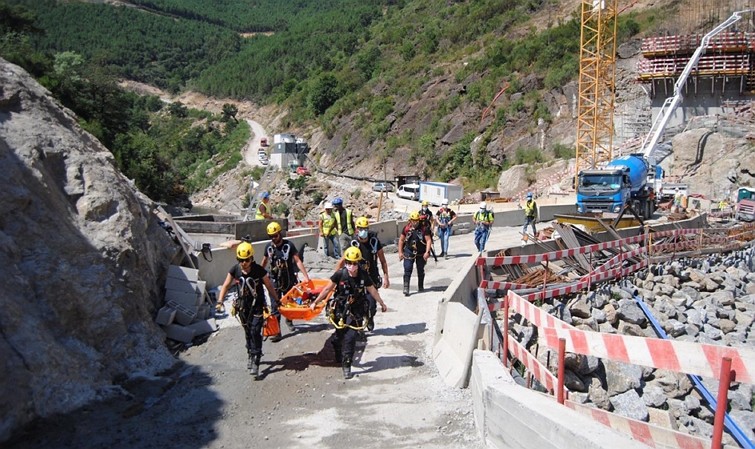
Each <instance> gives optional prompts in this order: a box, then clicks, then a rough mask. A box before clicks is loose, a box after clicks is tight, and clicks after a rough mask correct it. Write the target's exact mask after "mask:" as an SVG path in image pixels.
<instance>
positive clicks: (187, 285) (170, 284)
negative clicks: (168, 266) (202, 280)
mask: <svg viewBox="0 0 755 449" xmlns="http://www.w3.org/2000/svg"><path fill="white" fill-rule="evenodd" d="M165 289H166V290H175V291H179V292H187V293H192V292H197V291H198V288H197V282H191V281H187V280H185V279H176V278H168V279H166V280H165Z"/></svg>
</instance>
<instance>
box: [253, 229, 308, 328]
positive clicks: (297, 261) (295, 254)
mask: <svg viewBox="0 0 755 449" xmlns="http://www.w3.org/2000/svg"><path fill="white" fill-rule="evenodd" d="M281 231H282V229H281V225H280V224H279V223H278V222H277V221H273V222H272V223H270V224H268V225H267V235H268V236H269V237H270V243H268V244H267V245H266V246H265V255H264V256H263V257H262V263H261V264H260V265H262V267H267V264H268V262H270V278H271V279H272V281H273V285H274V286H275V292H276V293H277V294H278V298H283V295H285V294H286V293H288V291H289V290H291V288H292V287H293V286H294V285H296V284H298V283H299V278H298V276H297V275H296V272H297V268H298V271H300V272H301V273H302V277H303V278H304V282H309V274H308V273H307V269H306V268H305V267H304V263H303V262H302V261H301V257H299V251H298V250H297V249H296V246H294V244H293V243H291V241H289V240H288V239H284V238H283V236H282V235H281ZM272 309H273V315H275V318H276V319H277V320H278V324H280V320H281V314H280V311H279V310H278V303H273V304H272ZM286 326H287V327H288V330H290V331H294V330H295V328H294V322H293V321H291V320H289V319H288V318H287V319H286ZM281 338H282V337H281V334H280V333H279V334H278V335H273V336H272V337H271V340H272V341H273V342H277V341H280V340H281Z"/></svg>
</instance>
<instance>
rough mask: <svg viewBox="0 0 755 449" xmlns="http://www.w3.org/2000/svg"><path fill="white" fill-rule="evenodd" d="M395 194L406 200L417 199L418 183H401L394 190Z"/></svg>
mask: <svg viewBox="0 0 755 449" xmlns="http://www.w3.org/2000/svg"><path fill="white" fill-rule="evenodd" d="M396 195H398V196H399V197H400V198H405V199H407V200H415V201H417V200H419V184H403V185H402V186H401V187H399V188H398V191H396Z"/></svg>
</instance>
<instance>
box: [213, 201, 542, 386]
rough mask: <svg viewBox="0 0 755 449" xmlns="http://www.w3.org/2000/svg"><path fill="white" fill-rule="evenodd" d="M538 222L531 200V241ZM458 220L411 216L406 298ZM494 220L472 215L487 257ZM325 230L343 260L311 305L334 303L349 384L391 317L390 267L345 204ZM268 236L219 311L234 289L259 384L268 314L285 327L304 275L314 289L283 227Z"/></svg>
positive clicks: (441, 213)
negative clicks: (362, 350) (379, 324)
mask: <svg viewBox="0 0 755 449" xmlns="http://www.w3.org/2000/svg"><path fill="white" fill-rule="evenodd" d="M260 198H261V199H262V202H261V203H260V206H258V210H257V211H258V214H259V215H261V216H263V218H272V216H271V215H269V214H270V206H269V194H268V193H267V192H264V193H263V196H261V197H260ZM334 208H335V210H334ZM536 214H537V208H536V205H535V202H534V200H533V199H532V194H528V196H527V203H526V206H525V215H526V218H527V220H526V222H525V226H524V229H523V233H524V234H526V232H527V227H528V226H529V225H531V226H532V229H533V234H534V233H535V227H534V226H535V225H534V221H535V220H536ZM457 218H458V217H457V215H456V213H455V212H454V211H453V210H452V209H451V208H449V207H448V201H447V200H443V201H442V204H441V207H440V208H439V209H438V211H437V212H436V213H435V214H433V212H432V211H430V209H429V204H428V202H427V201H423V202H422V207H421V209H420V210H419V211H414V212H411V213H410V214H409V220H408V222H407V224H406V226H404V228H403V229H402V231H401V234H400V236H399V240H398V253H399V260H400V261H401V262H402V263H403V269H404V273H403V294H404V296H409V294H410V280H411V277H412V274H413V271H414V267H415V266H416V268H417V284H418V285H417V287H418V291H419V292H423V291H424V290H425V286H424V279H425V265H426V264H427V261H428V260H429V258H430V256H431V254H432V255H434V253H433V235H434V233H436V232H437V235H438V237H439V240H440V246H441V253H440V256H441V257H445V258H446V259H447V258H448V257H449V237H450V236H451V235H452V233H453V231H452V227H453V224H454V221H456V219H457ZM494 220H495V216H494V214H493V211H492V210H490V209H488V207H487V204H486V203H485V202H482V203H481V204H480V209H479V210H478V211H477V212H475V213H474V215H473V222H474V224H475V238H474V240H475V246H476V247H477V250H478V251H479V252H480V253H482V252H483V251H484V250H485V245H486V243H487V240H488V237H489V235H490V229H491V227H492V225H493V221H494ZM318 227H319V231H320V235H321V236H322V238H323V242H324V245H323V246H324V251H325V254H326V255H327V256H330V257H335V258H338V259H339V260H338V262H337V263H336V266H335V272H334V273H333V275H332V276H331V277H330V281H329V283H328V284H327V285H326V286H325V287H324V288H323V289H322V291H320V292H319V294H318V295H317V297H316V298H315V299H314V300H312V301H311V303H310V307H311V308H312V309H315V308H316V307H317V306H318V305H319V304H320V303H322V302H323V301H325V300H326V299H327V298H331V299H330V300H329V302H328V306H327V314H328V318H329V320H330V322H331V324H333V326H334V327H335V334H334V337H333V339H332V345H333V349H334V352H335V359H336V362H337V363H340V364H341V366H342V369H343V375H344V378H346V379H349V378H351V363H352V359H353V356H354V350H355V347H356V340H357V338H358V336H359V335H360V333H363V332H364V331H365V330H367V331H372V330H373V329H374V325H375V324H374V316H375V314H376V312H377V305H378V304H380V308H381V311H382V312H385V311H387V306H386V304H385V302H384V301H383V299H382V298H381V296H380V293H379V290H378V289H379V288H381V287H382V288H388V287H390V280H389V275H388V263H387V261H386V258H385V254H384V252H383V245H382V243H381V242H380V239H379V238H378V236H377V234H376V233H375V232H373V231H370V230H369V220H368V219H367V217H359V218H357V219H356V220H354V218H353V214H352V212H351V210H349V209H346V208H344V207H343V200H342V199H341V198H335V199H334V200H333V201H332V202H327V203H325V205H324V211H323V213H322V214H321V215H320V220H319V223H318ZM266 230H267V234H268V236H269V237H270V242H269V243H268V244H267V245H266V246H265V250H264V255H263V257H262V260H261V262H260V263H259V264H258V263H257V262H256V261H255V258H254V256H255V254H254V248H253V247H252V245H251V243H249V242H246V241H244V242H242V243H240V244H239V245H238V246H237V248H236V259H237V262H238V263H237V264H234V265H233V266H232V267H231V268H230V270H229V271H228V274H227V275H226V279H225V281H224V282H223V285H222V286H221V287H220V291H219V297H218V304H217V308H218V310H219V311H222V310H224V308H225V307H224V301H225V299H226V295H227V294H228V293H229V291H230V289H231V288H232V287H233V286H235V288H236V296H235V298H234V299H233V305H232V307H231V314H232V315H233V316H236V317H237V318H238V319H239V321H240V322H241V324H242V327H243V329H244V335H245V338H246V349H247V355H248V362H247V369H248V370H249V372H250V374H251V375H252V376H253V377H254V378H255V379H258V378H259V369H260V358H261V356H262V342H263V336H262V327H263V324H264V321H265V314H266V312H269V313H271V314H272V315H273V316H274V318H275V319H276V320H277V321H278V323H280V316H281V314H280V309H279V306H280V305H281V303H280V301H281V298H283V297H284V296H285V295H286V293H288V292H289V291H290V290H291V289H292V288H293V287H294V286H295V285H296V284H298V283H299V282H300V280H299V273H301V277H302V280H303V281H304V282H309V281H310V277H309V274H308V272H307V269H306V267H305V266H304V263H303V262H302V259H301V257H300V255H299V251H298V250H297V248H296V247H295V246H294V244H293V243H292V242H291V241H289V240H288V239H286V238H283V235H282V228H281V225H280V224H279V223H278V222H276V221H273V222H270V223H269V224H268V225H267V229H266ZM436 260H437V258H436ZM378 265H380V268H381V270H382V275H381V270H378ZM268 266H269V271H268V269H266V267H268ZM264 289H266V290H267V293H268V296H269V298H270V307H269V309H270V310H267V309H268V307H267V303H266V301H265V294H264ZM331 292H333V295H332V297H331ZM286 323H287V326H288V329H289V331H294V330H295V327H294V323H293V322H292V321H291V320H288V319H287V320H286ZM278 328H280V327H279V326H278ZM281 338H282V337H281V334H280V331H279V333H278V334H277V335H273V336H271V341H272V342H277V341H280V340H281Z"/></svg>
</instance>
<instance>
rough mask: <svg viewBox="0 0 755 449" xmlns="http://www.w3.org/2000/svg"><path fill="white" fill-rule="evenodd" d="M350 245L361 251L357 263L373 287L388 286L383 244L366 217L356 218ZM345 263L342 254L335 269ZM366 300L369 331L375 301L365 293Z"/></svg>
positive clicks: (369, 329) (389, 284)
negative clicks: (370, 279) (367, 303)
mask: <svg viewBox="0 0 755 449" xmlns="http://www.w3.org/2000/svg"><path fill="white" fill-rule="evenodd" d="M350 246H353V247H356V248H359V251H360V252H361V253H362V259H361V260H360V261H359V265H360V266H361V267H362V268H363V269H364V270H365V271H366V272H368V273H369V274H370V278H372V283H373V284H375V288H376V289H379V288H380V287H383V288H388V287H390V286H391V282H390V280H389V279H388V262H387V261H386V260H385V254H384V253H383V244H382V243H381V242H380V239H379V238H378V236H377V233H376V232H373V231H370V222H369V220H368V219H367V217H359V218H357V221H356V238H355V239H354V240H352V241H351V244H350ZM345 264H346V257H345V256H344V257H341V260H339V261H338V263H337V264H336V270H340V269H341V268H343V267H344V265H345ZM378 264H380V266H381V267H382V269H383V277H380V271H379V270H378ZM367 301H368V302H369V313H368V315H367V330H368V331H371V330H373V329H374V328H375V321H374V317H375V313H376V312H377V302H376V301H375V298H373V297H372V295H370V294H369V293H368V294H367Z"/></svg>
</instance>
